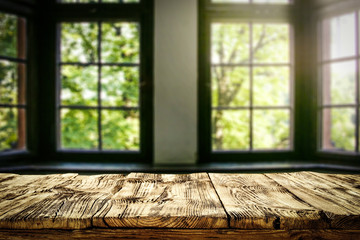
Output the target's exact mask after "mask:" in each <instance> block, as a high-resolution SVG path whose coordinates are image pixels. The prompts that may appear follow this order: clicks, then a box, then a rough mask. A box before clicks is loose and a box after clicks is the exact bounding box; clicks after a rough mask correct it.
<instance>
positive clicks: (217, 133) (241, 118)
mask: <svg viewBox="0 0 360 240" xmlns="http://www.w3.org/2000/svg"><path fill="white" fill-rule="evenodd" d="M249 121H250V117H249V111H248V110H244V111H241V110H239V111H235V110H228V111H219V110H213V111H212V149H213V150H215V151H216V150H249V141H250V139H249Z"/></svg>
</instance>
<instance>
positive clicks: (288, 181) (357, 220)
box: [266, 172, 360, 229]
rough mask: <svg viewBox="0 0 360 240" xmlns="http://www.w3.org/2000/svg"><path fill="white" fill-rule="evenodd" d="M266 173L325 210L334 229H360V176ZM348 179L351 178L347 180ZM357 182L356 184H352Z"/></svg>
mask: <svg viewBox="0 0 360 240" xmlns="http://www.w3.org/2000/svg"><path fill="white" fill-rule="evenodd" d="M266 176H268V177H270V178H271V179H273V180H275V181H276V182H277V183H279V184H281V185H282V186H284V187H285V188H286V189H288V190H289V191H290V192H292V193H294V194H295V195H296V196H297V197H298V198H299V199H302V200H303V201H305V202H307V203H308V204H309V205H311V206H313V207H315V208H317V209H319V210H322V211H323V212H324V214H325V215H326V217H327V219H328V222H329V223H330V226H331V228H336V229H360V191H359V189H358V188H357V186H358V185H356V184H357V183H358V177H357V176H356V175H354V177H348V178H346V177H345V176H341V175H339V176H337V177H336V176H333V177H331V178H329V175H326V174H319V173H316V174H315V173H310V172H299V173H274V174H266ZM346 179H347V180H346ZM353 181H355V182H356V184H355V185H353V186H351V185H352V183H353Z"/></svg>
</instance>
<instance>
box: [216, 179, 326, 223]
mask: <svg viewBox="0 0 360 240" xmlns="http://www.w3.org/2000/svg"><path fill="white" fill-rule="evenodd" d="M209 175H210V178H211V180H212V182H213V184H214V186H215V189H216V191H217V192H218V194H219V196H220V199H221V201H222V203H223V205H224V207H225V209H226V212H227V213H228V214H229V217H230V226H231V227H232V228H240V229H313V228H327V227H328V224H327V222H326V221H324V219H323V217H322V216H321V212H320V211H318V210H317V209H315V208H314V207H312V206H311V205H309V204H307V203H306V202H304V201H301V200H300V199H298V198H297V197H296V196H295V195H293V194H292V193H291V192H289V191H288V190H287V189H286V188H284V187H282V186H281V185H279V184H277V183H276V182H275V181H273V180H272V179H270V178H268V177H267V176H265V175H263V174H214V173H211V174H209Z"/></svg>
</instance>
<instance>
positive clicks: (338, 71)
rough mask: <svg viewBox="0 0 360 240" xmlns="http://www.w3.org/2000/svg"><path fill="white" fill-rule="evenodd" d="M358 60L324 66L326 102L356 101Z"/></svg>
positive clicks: (346, 102) (324, 94)
mask: <svg viewBox="0 0 360 240" xmlns="http://www.w3.org/2000/svg"><path fill="white" fill-rule="evenodd" d="M355 72H356V62H355V61H348V62H339V63H331V64H326V65H324V67H323V101H324V104H348V103H355V99H356V98H355V94H356V91H355V90H356V76H355V75H356V74H355Z"/></svg>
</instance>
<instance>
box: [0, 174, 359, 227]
mask: <svg viewBox="0 0 360 240" xmlns="http://www.w3.org/2000/svg"><path fill="white" fill-rule="evenodd" d="M0 228H2V229H27V230H33V229H88V228H91V229H94V228H95V229H96V228H102V229H104V228H111V229H113V228H158V229H197V230H199V229H229V228H231V229H238V230H314V229H339V230H341V229H342V230H360V175H354V174H352V175H347V174H324V173H316V172H294V173H273V174H217V173H216V174H215V173H193V174H148V173H130V174H128V175H122V174H116V175H114V174H111V175H110V174H109V175H93V176H83V175H78V174H55V175H17V174H0Z"/></svg>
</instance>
